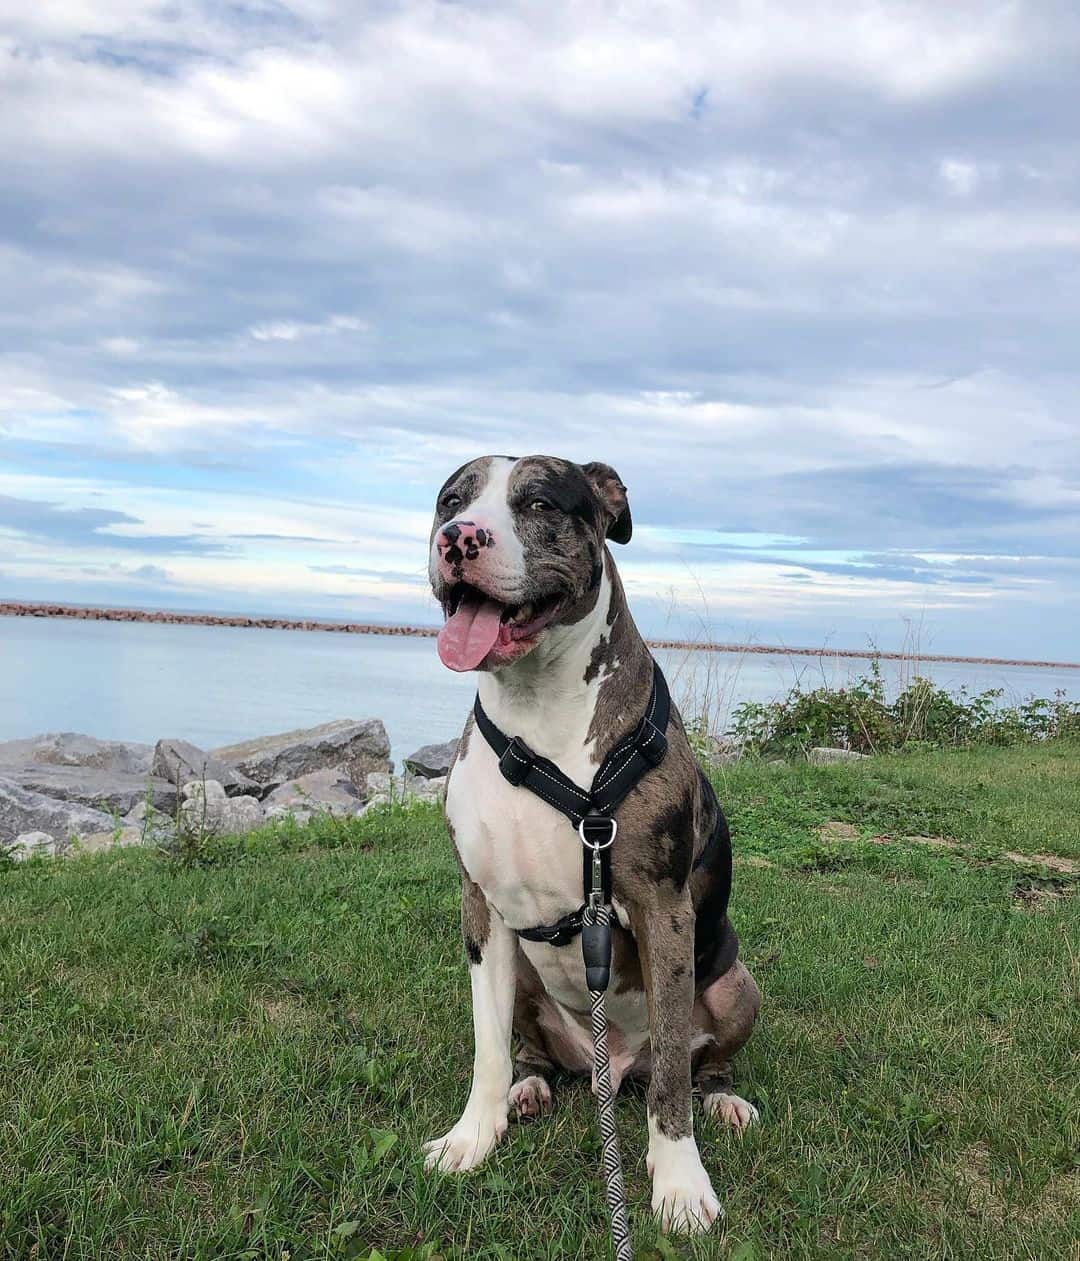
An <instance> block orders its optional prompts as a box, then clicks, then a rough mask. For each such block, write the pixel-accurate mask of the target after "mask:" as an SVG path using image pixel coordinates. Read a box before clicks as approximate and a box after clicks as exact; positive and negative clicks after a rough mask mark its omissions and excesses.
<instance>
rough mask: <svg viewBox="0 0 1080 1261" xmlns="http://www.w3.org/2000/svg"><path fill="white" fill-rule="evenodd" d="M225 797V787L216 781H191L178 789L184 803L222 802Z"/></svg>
mask: <svg viewBox="0 0 1080 1261" xmlns="http://www.w3.org/2000/svg"><path fill="white" fill-rule="evenodd" d="M227 795H228V794H227V793H226V792H225V785H224V784H223V783H221V781H220V780H217V779H191V780H188V782H187V783H186V784H185V785H184V786H183V788H181V789H180V796H181V797H183V799H184V800H185V801H200V802H201V801H202V800H203V799H204V798H205V799H206V800H207V801H224V800H225V798H226V796H227Z"/></svg>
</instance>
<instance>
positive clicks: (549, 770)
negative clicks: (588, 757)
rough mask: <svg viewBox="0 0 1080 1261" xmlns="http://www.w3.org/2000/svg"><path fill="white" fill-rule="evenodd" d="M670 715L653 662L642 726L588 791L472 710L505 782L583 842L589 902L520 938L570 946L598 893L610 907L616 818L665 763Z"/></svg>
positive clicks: (663, 686)
mask: <svg viewBox="0 0 1080 1261" xmlns="http://www.w3.org/2000/svg"><path fill="white" fill-rule="evenodd" d="M670 713H671V695H670V693H669V692H668V686H667V680H666V679H665V678H664V673H663V671H662V670H661V669H660V667H659V666H658V665H657V664H656V662H655V661H654V662H653V686H652V696H651V697H650V699H649V704H648V707H647V708H646V710H645V713H644V715H643V716H642V719H641V722H639V723H638V725H637V726H636V727H635V728H634V730H633V731H632V732H631V733H630V734H629V735H628V736H626V737H625V738H624V739H622V740H620V741H619V743H618V744H617V745H616V746H615V747H614V748H613V749H612V750H611V752H610V753H609V754H608V755H607V757H606V758H604V761H603V764H602V765H601V766H600V769H599V770H598V771H597V772H596V775H595V776H594V777H593V782H592V787H591V788H590V789H589V790H588V792H586V791H585V789H583V788H580V787H579V786H578V785H577V784H575V783H574V781H573V780H572V779H570V778H569V776H567V775H564V774H563V772H562V771H561V770H559V768H558V767H557V766H556V765H555V763H554V762H552V761H551V760H550V758H546V757H539V756H538V755H537V754H535V753H534V752H533V751H532V749H530V748H529V746H528V745H527V744H526V743H525V742H524V740H522V739H520V738H519V737H518V736H507V735H504V734H503V732H501V731H500V730H499V728H498V727H496V726H495V724H494V723H493V722H492V721H491V719H490V718H489V717H488V716H487V714H486V713H485V712H484V707H483V706H482V705H481V704H480V697H479V696H477V698H476V703H475V704H474V705H473V715H474V717H475V719H476V725H477V727H479V728H480V732H481V734H482V735H483V737H484V739H485V740H486V741H487V742H488V744H489V745H491V748H492V749H493V750H494V752H495V756H496V757H497V758H498V759H499V770H500V771H501V772H502V775H503V778H504V779H505V780H507V781H508V782H509V783H511V784H513V785H514V786H515V787H523V788H528V789H529V790H530V791H531V792H534V793H536V795H537V796H538V797H541V798H542V799H543V800H544V801H546V802H547V803H548V804H549V805H551V806H554V807H555V809H556V810H559V811H561V813H563V814H565V815H566V817H567V818H568V819H569V820H570V822H571V823H572V824H573V825H574V827H575V828H577V830H578V835H579V836H580V837H581V841H582V851H581V853H582V884H583V885H584V890H585V902H584V903H583V904H582V905H581V906H580V907H579V908H578V909H577V910H576V911H572V912H571V913H570V914H569V915H564V916H563V917H562V919H560V920H557V921H556V922H555V923H554V924H547V925H543V926H541V927H538V928H520V929H518V930H517V933H518V936H519V937H524V938H525V939H526V940H527V941H538V942H544V943H546V944H547V945H549V946H566V945H568V944H569V943H570V942H571V941H573V940H574V938H575V937H576V936H577V935H578V934H579V933H580V932H581V931H582V927H583V925H584V924H585V920H586V914H585V913H586V911H587V910H588V908H589V906H590V904H591V903H592V902H593V901H594V899H595V896H596V894H597V893H599V894H600V898H601V900H602V901H603V903H604V904H605V905H607V904H608V903H610V901H611V846H612V844H613V842H614V840H615V833H616V831H617V830H618V825H617V824H616V822H615V819H614V818H613V817H612V815H613V813H614V811H615V809H616V807H617V806H618V805H619V803H620V802H621V801H622V800H623V799H624V798H625V797H626V795H627V794H628V793H629V792H630V790H631V789H632V788H633V787H634V785H635V784H637V783H638V781H639V780H640V779H641V778H642V777H643V776H645V775H647V774H648V773H649V771H651V770H652V769H653V767H654V766H659V765H660V763H661V762H662V761H663V760H664V755H665V753H667V736H666V735H665V734H664V733H665V731H666V730H667V725H668V717H669V716H670ZM597 988H599V987H597Z"/></svg>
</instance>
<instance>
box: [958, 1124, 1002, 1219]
mask: <svg viewBox="0 0 1080 1261" xmlns="http://www.w3.org/2000/svg"><path fill="white" fill-rule="evenodd" d="M956 1180H957V1181H958V1182H959V1183H960V1185H961V1187H963V1189H964V1192H965V1193H966V1197H967V1211H968V1212H969V1213H971V1214H973V1215H974V1216H977V1217H982V1218H984V1219H985V1220H986V1221H988V1222H990V1223H991V1224H992V1225H994V1226H997V1227H1000V1226H1002V1225H1004V1223H1005V1215H1006V1205H1005V1199H1004V1197H1003V1196H1002V1194H1001V1188H1000V1186H999V1184H998V1183H996V1182H995V1181H994V1179H993V1177H992V1176H991V1173H990V1153H989V1151H988V1150H987V1149H986V1147H984V1146H983V1144H981V1143H976V1144H975V1146H973V1147H969V1148H967V1149H966V1150H965V1151H963V1152H961V1153H960V1155H959V1156H958V1158H957V1162H956Z"/></svg>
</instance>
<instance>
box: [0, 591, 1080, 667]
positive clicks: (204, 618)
mask: <svg viewBox="0 0 1080 1261" xmlns="http://www.w3.org/2000/svg"><path fill="white" fill-rule="evenodd" d="M0 617H44V618H58V617H59V618H71V619H74V620H76V621H80V622H153V623H162V624H168V625H174V626H231V627H241V628H247V629H253V630H299V631H328V632H333V633H337V634H339V635H404V636H411V637H414V638H421V639H433V638H434V637H435V636H436V635H437V634H438V633H439V632H438V630H437V628H435V627H433V626H384V625H380V624H378V623H375V622H320V621H317V620H314V619H310V618H287V617H247V616H243V615H235V616H229V615H226V614H217V613H174V612H170V611H168V610H164V609H161V610H150V609H126V608H101V609H99V608H87V607H84V606H80V605H71V604H29V603H24V602H23V601H19V600H7V601H0ZM646 642H647V643H648V645H649V647H650V648H663V649H670V650H672V651H674V652H679V651H690V650H695V651H698V652H719V653H730V654H734V655H736V656H741V655H743V654H747V655H752V656H781V657H830V658H832V657H838V658H841V659H843V660H853V661H869V660H874V659H879V660H882V661H914V662H915V663H916V664H918V663H920V662H943V663H952V664H955V665H972V666H1030V667H1032V668H1034V669H1040V670H1080V662H1077V661H1027V660H1024V659H1022V658H1019V657H959V656H951V655H949V654H943V653H918V654H913V653H910V652H884V651H878V650H876V649H875V650H871V649H857V648H798V647H789V646H787V645H784V644H724V643H713V642H710V641H705V642H693V641H691V640H686V639H650V640H647V641H646Z"/></svg>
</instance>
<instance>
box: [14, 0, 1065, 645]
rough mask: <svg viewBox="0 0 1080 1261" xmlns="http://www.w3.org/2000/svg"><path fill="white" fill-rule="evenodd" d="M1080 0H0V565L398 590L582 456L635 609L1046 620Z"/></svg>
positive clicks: (120, 590)
mask: <svg viewBox="0 0 1080 1261" xmlns="http://www.w3.org/2000/svg"><path fill="white" fill-rule="evenodd" d="M1078 71H1080V16H1078V11H1077V9H1076V7H1075V5H1074V4H1072V3H1069V2H1068V0H1063V2H1062V3H1039V2H1038V0H1028V2H1027V3H1001V4H998V3H993V2H992V0H979V2H978V3H970V2H967V0H956V2H955V3H952V4H949V5H942V4H940V3H925V4H924V3H921V2H920V0H907V2H906V3H902V4H901V3H883V2H879V3H860V2H859V0H842V2H841V0H837V2H836V3H833V4H829V3H809V2H807V3H803V2H802V0H788V2H787V3H782V2H779V0H775V2H774V0H757V2H754V0H747V2H746V3H739V4H731V5H716V4H711V3H698V4H694V3H679V2H678V0H672V2H671V3H664V4H658V3H656V2H655V0H647V2H643V3H636V2H634V0H630V2H627V3H618V4H615V3H582V2H580V0H578V2H575V3H566V2H563V0H537V2H535V3H515V2H513V0H499V2H497V3H496V2H492V3H392V2H390V0H383V2H381V3H367V4H364V3H359V2H357V0H352V2H347V0H280V2H275V0H245V3H242V4H241V3H237V4H230V3H227V2H224V0H216V2H214V3H209V2H207V3H197V2H193V0H170V3H167V4H151V3H145V2H143V0H112V3H110V4H108V5H103V4H99V3H91V2H90V0H50V2H49V3H48V4H38V5H28V4H24V3H16V2H15V0H0V156H2V162H3V179H2V181H0V293H2V294H3V301H2V302H0V596H7V597H19V598H27V599H39V598H42V599H43V598H48V599H62V600H68V601H71V602H93V603H115V602H125V603H134V604H139V605H145V606H175V607H182V608H207V609H226V610H240V611H278V612H284V613H300V614H305V613H306V614H313V615H318V616H327V617H350V618H370V619H376V620H385V621H398V620H411V621H426V622H433V621H434V620H435V618H436V612H435V609H434V607H433V605H432V603H431V601H430V598H429V597H428V595H427V593H426V587H425V581H424V568H425V559H426V535H427V530H428V523H429V519H430V505H431V503H432V500H433V496H434V493H435V491H436V489H437V488H438V486H439V484H440V483H441V481H442V480H443V478H444V476H445V475H446V474H447V473H448V472H449V471H450V470H451V469H453V468H454V467H455V466H456V465H457V464H459V463H461V462H462V461H463V460H465V459H468V458H470V457H472V456H474V455H477V454H482V453H486V452H489V451H496V452H508V453H514V454H527V453H529V452H532V451H550V452H554V453H558V454H561V455H565V456H569V457H570V458H572V459H579V460H590V459H603V460H607V461H609V462H610V463H612V464H614V465H615V466H616V467H617V468H618V470H619V471H620V473H621V474H622V476H623V479H624V480H625V481H626V483H627V484H628V486H629V487H630V494H631V503H632V506H633V510H634V516H635V521H636V523H637V528H636V530H635V536H634V541H633V543H632V544H631V545H630V547H629V548H627V549H625V550H622V551H621V552H620V560H621V562H622V565H623V569H624V573H625V574H626V577H627V580H628V585H629V587H630V589H631V592H632V595H633V597H634V600H635V602H636V605H637V607H638V609H639V611H640V620H641V621H642V622H643V623H644V624H645V626H646V628H647V629H648V630H650V631H653V632H660V631H663V630H665V629H666V630H669V631H684V632H686V631H689V632H691V633H692V632H693V631H694V630H695V628H696V629H697V630H699V631H700V630H701V629H703V628H708V629H709V630H710V631H711V633H713V634H716V635H719V636H720V637H722V638H725V639H728V638H738V639H743V638H753V639H757V640H759V641H765V642H775V641H780V640H782V641H784V642H788V643H820V642H830V643H833V644H837V645H847V644H853V645H860V644H865V643H866V641H867V638H868V637H871V636H872V637H874V638H875V639H876V640H877V642H879V643H880V644H881V645H882V646H884V647H892V646H894V645H896V644H898V643H899V641H900V640H901V639H902V638H903V636H904V633H905V627H906V626H907V625H909V624H915V625H917V626H919V627H921V631H920V635H921V640H922V644H923V647H924V648H927V649H931V650H935V649H936V650H938V651H960V652H969V653H995V654H1005V655H1018V656H1027V657H1031V656H1057V657H1065V658H1068V659H1077V658H1078V657H1080V636H1078V634H1077V631H1076V627H1077V625H1080V594H1078V588H1080V421H1078V415H1077V399H1078V397H1080V395H1078V385H1080V359H1078V350H1080V205H1078V192H1080V146H1078V143H1077V142H1078V140H1080V136H1078V131H1080V123H1078V120H1080V73H1078Z"/></svg>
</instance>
